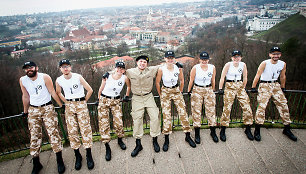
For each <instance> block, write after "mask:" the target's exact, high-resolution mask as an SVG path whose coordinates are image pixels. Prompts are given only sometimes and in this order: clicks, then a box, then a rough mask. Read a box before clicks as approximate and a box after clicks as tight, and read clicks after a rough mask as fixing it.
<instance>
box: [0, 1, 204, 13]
mask: <svg viewBox="0 0 306 174" xmlns="http://www.w3.org/2000/svg"><path fill="white" fill-rule="evenodd" d="M194 1H206V0H180V1H178V0H143V1H138V0H114V1H108V0H87V1H81V0H65V1H62V0H52V1H50V0H10V1H5V2H2V3H1V4H2V5H1V6H0V16H12V15H24V14H33V13H45V12H60V11H67V10H78V9H90V8H103V7H120V6H145V5H158V4H163V3H173V2H177V3H185V2H194Z"/></svg>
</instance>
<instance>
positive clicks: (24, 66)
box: [22, 61, 36, 69]
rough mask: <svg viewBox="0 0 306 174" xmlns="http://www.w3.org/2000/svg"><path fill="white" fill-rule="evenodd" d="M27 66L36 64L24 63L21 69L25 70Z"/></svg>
mask: <svg viewBox="0 0 306 174" xmlns="http://www.w3.org/2000/svg"><path fill="white" fill-rule="evenodd" d="M27 66H36V64H35V63H34V62H32V61H29V62H26V63H24V64H23V66H22V69H25V68H26V67H27Z"/></svg>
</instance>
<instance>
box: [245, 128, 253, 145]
mask: <svg viewBox="0 0 306 174" xmlns="http://www.w3.org/2000/svg"><path fill="white" fill-rule="evenodd" d="M244 133H245V134H246V136H247V137H248V139H249V140H251V141H253V140H254V136H253V135H252V132H251V125H245V131H244Z"/></svg>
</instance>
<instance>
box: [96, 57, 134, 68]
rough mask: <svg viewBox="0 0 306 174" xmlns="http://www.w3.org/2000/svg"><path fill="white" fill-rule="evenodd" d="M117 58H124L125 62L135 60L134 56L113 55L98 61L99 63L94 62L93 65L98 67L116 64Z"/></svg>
mask: <svg viewBox="0 0 306 174" xmlns="http://www.w3.org/2000/svg"><path fill="white" fill-rule="evenodd" d="M117 60H123V61H124V62H128V61H134V58H132V57H130V56H122V57H118V56H116V57H113V58H111V59H108V60H104V61H101V62H98V63H96V64H94V65H93V66H94V67H96V68H103V67H107V66H115V62H116V61H117Z"/></svg>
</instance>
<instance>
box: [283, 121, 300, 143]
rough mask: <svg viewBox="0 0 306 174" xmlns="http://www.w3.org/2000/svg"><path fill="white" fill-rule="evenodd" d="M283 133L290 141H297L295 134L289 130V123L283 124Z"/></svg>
mask: <svg viewBox="0 0 306 174" xmlns="http://www.w3.org/2000/svg"><path fill="white" fill-rule="evenodd" d="M283 134H285V135H287V137H288V138H289V139H290V140H292V141H297V138H296V136H294V135H293V133H292V132H291V130H290V125H285V128H284V130H283Z"/></svg>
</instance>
